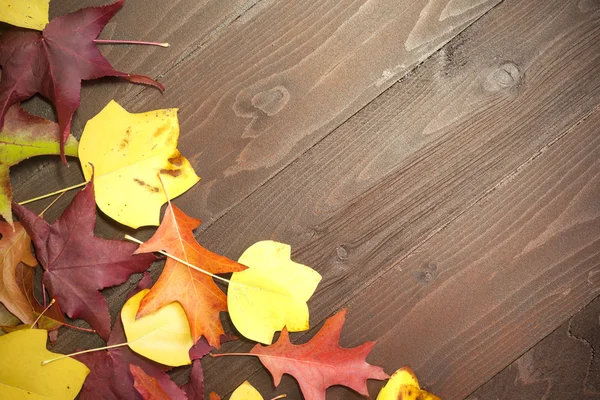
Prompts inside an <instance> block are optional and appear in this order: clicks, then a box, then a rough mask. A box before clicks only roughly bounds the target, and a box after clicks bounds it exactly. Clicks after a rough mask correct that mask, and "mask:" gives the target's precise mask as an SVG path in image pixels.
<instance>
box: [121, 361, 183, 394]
mask: <svg viewBox="0 0 600 400" xmlns="http://www.w3.org/2000/svg"><path fill="white" fill-rule="evenodd" d="M129 370H130V371H131V374H132V375H133V384H134V386H135V388H136V390H137V391H138V392H139V393H140V394H141V395H142V398H143V399H144V400H187V396H186V395H185V393H184V392H183V391H182V390H181V389H179V392H178V394H177V395H176V396H175V397H173V396H169V395H168V394H167V392H165V391H164V390H163V388H162V387H161V386H160V384H159V383H158V381H157V380H156V379H154V378H153V377H151V376H149V375H148V374H146V373H145V372H144V370H143V369H141V368H140V367H138V366H137V365H133V364H132V365H130V366H129Z"/></svg>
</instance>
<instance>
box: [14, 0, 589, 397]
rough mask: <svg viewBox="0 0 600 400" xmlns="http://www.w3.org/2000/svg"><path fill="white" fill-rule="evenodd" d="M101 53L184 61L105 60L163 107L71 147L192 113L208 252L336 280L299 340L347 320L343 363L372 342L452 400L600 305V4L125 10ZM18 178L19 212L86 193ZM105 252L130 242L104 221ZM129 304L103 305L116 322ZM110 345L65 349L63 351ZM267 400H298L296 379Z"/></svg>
mask: <svg viewBox="0 0 600 400" xmlns="http://www.w3.org/2000/svg"><path fill="white" fill-rule="evenodd" d="M103 3H104V2H103V1H100V0H93V1H92V0H86V1H85V4H82V2H81V1H74V0H61V1H58V0H55V1H53V3H52V13H53V14H54V15H58V14H63V13H65V12H68V11H72V10H75V9H77V8H79V7H81V6H83V5H92V4H96V5H97V4H103ZM103 37H107V38H108V37H110V38H123V39H144V40H150V39H151V40H160V41H163V40H164V41H169V42H171V43H172V47H171V48H169V49H167V50H163V49H155V48H140V47H134V46H131V47H127V46H105V51H104V53H105V55H106V56H107V58H109V59H110V60H111V62H113V64H114V65H115V67H117V68H121V69H123V70H127V71H131V72H136V73H145V74H149V75H151V76H153V77H157V78H158V79H159V80H161V82H163V83H164V84H165V86H166V87H167V91H166V92H165V94H164V95H161V94H160V93H158V92H157V91H155V90H152V89H148V88H144V87H141V86H136V85H131V84H128V83H125V82H122V81H119V80H100V81H98V82H93V83H92V82H90V83H87V84H84V90H83V91H82V107H81V108H80V110H79V111H78V112H77V115H76V119H75V122H74V133H75V134H76V135H79V134H80V132H81V129H82V128H83V125H84V123H85V121H86V120H87V119H88V118H90V117H91V116H93V115H94V114H95V113H97V112H98V111H99V110H100V109H101V108H102V107H103V106H104V105H105V104H106V102H107V101H108V100H110V99H111V98H114V99H116V100H117V101H119V102H120V103H121V104H123V105H124V106H125V107H126V108H127V109H129V110H130V111H145V110H149V109H155V108H166V107H179V108H180V114H179V115H180V121H181V128H182V135H181V139H180V149H181V151H182V153H183V154H184V155H186V156H187V157H189V158H190V160H191V161H192V163H193V165H194V167H195V168H196V170H197V171H198V173H199V175H201V176H202V178H203V179H202V181H201V182H200V184H198V185H197V186H195V187H194V188H193V189H191V190H190V191H189V192H188V193H186V194H185V195H183V196H182V197H180V198H179V199H177V200H176V203H177V204H178V205H179V206H180V207H181V208H182V209H183V210H185V211H186V212H187V213H188V214H190V215H192V216H195V217H199V218H202V219H203V220H204V223H203V225H202V226H201V228H200V229H199V231H198V234H197V237H198V239H199V240H200V242H201V243H203V244H204V245H205V246H206V247H208V248H209V249H211V250H214V251H217V252H220V253H222V254H224V255H227V256H229V257H232V258H236V257H238V256H239V255H240V254H241V253H242V251H243V250H244V249H245V248H246V247H248V246H249V245H250V244H252V243H253V242H255V241H258V240H262V239H274V240H278V241H282V242H286V243H290V244H291V245H292V249H293V251H294V253H293V257H294V259H295V260H297V261H299V262H302V263H305V264H307V265H310V266H312V267H313V268H315V269H316V270H317V271H319V272H320V273H321V274H322V275H323V281H322V283H321V285H320V286H319V288H318V290H317V292H316V294H315V295H314V297H313V299H312V300H311V301H310V303H309V306H310V310H311V325H312V327H313V329H311V331H309V332H308V333H300V334H296V335H293V336H292V337H293V339H294V340H296V341H300V342H302V341H305V340H308V338H310V337H311V336H312V335H313V334H314V332H315V330H316V329H318V328H319V327H320V325H321V324H322V322H323V321H324V320H325V319H326V318H327V317H329V316H331V315H332V314H333V313H335V312H336V311H338V310H339V309H341V308H343V307H349V308H350V309H349V314H348V318H347V323H346V326H345V328H344V331H343V336H342V344H343V345H345V346H355V345H358V344H360V343H362V342H364V341H366V340H377V341H378V344H377V346H376V347H375V349H374V351H373V353H372V355H371V356H370V357H369V361H370V362H372V363H374V364H378V365H382V366H384V367H385V369H386V371H387V372H389V373H391V372H393V371H394V370H395V369H397V368H399V367H401V366H403V365H410V366H411V367H412V368H413V369H414V370H415V371H416V373H417V375H418V376H419V378H420V380H421V381H422V383H423V384H424V385H425V386H426V387H427V388H430V389H431V390H432V391H434V392H436V393H437V394H439V395H441V396H442V397H443V398H444V399H459V398H464V397H465V396H467V395H468V394H470V393H471V392H473V391H474V390H475V389H477V388H478V387H479V386H481V385H482V384H483V383H484V382H486V381H488V380H489V379H490V378H491V377H492V376H494V375H495V374H496V373H498V372H499V371H501V370H502V369H503V368H504V367H506V366H507V365H509V364H510V363H511V362H512V361H513V360H515V359H517V358H518V357H519V356H520V355H521V354H523V353H524V352H525V351H526V350H527V349H529V348H530V347H531V346H533V345H534V344H535V343H537V342H538V341H540V340H541V339H542V338H543V337H545V336H546V335H548V334H549V333H550V332H552V331H553V330H554V329H555V328H557V327H558V326H560V325H561V324H562V323H563V322H564V321H565V320H567V319H568V318H569V317H570V316H571V315H573V314H574V313H575V312H576V311H577V310H579V309H581V307H583V306H584V305H585V304H587V303H588V302H590V301H591V300H592V299H593V298H594V297H595V296H597V295H598V294H600V135H599V133H600V109H599V108H598V107H599V105H600V3H598V2H597V1H594V0H569V1H564V0H531V1H526V2H523V1H518V0H504V1H485V0H480V1H460V0H445V1H442V0H439V1H434V0H430V1H414V2H409V1H391V0H371V1H367V0H363V1H350V0H345V1H326V0H318V1H315V0H312V1H278V2H275V1H271V0H262V1H237V2H236V1H233V0H227V1H200V2H194V1H190V0H180V1H174V2H164V1H163V2H159V1H154V0H151V1H149V0H128V1H127V2H126V5H125V7H124V8H123V9H122V10H121V11H120V12H119V14H118V15H117V16H116V17H115V18H114V20H113V21H112V22H111V23H110V24H109V25H108V26H107V28H106V30H105V32H104V33H103ZM103 49H104V48H103ZM27 106H28V107H29V108H30V109H31V110H34V111H36V112H38V113H40V114H42V115H47V116H51V115H52V111H51V108H49V107H48V106H47V105H46V104H45V103H44V102H43V101H41V100H39V99H34V100H32V101H30V102H29V103H28V104H27ZM11 178H12V182H13V185H14V189H15V198H16V199H17V200H23V199H26V198H30V197H33V196H36V195H39V194H43V193H46V192H49V191H52V190H55V189H58V188H60V187H64V186H68V185H72V184H75V183H78V182H80V181H81V180H82V174H81V172H80V170H79V167H78V166H77V163H76V162H72V163H71V167H70V168H66V167H64V166H62V165H60V164H59V163H58V161H57V159H55V158H50V157H48V158H42V159H38V160H32V161H31V162H28V163H24V164H23V165H20V166H18V167H16V168H13V170H12V174H11ZM70 196H72V194H71V195H70ZM70 196H65V199H62V200H61V201H60V202H59V203H57V205H56V206H55V207H54V208H53V209H52V210H51V211H50V212H49V213H48V214H47V216H48V218H49V219H52V218H54V217H56V215H58V214H59V213H60V212H61V210H62V208H63V207H64V205H65V204H66V203H67V202H68V201H69V198H70ZM44 205H45V204H44V202H40V203H39V204H35V205H33V206H32V208H33V209H36V210H37V209H41V208H43V206H44ZM97 232H98V234H99V235H101V236H104V237H115V236H119V235H122V234H123V232H128V233H132V232H131V230H127V229H124V228H123V227H120V226H118V225H116V224H113V223H111V222H110V221H109V220H108V219H107V218H106V217H103V216H101V217H100V221H99V226H98V229H97ZM151 232H152V229H150V228H145V229H142V230H140V231H139V232H135V234H136V235H137V236H139V237H147V236H148V235H149V233H151ZM160 268H161V265H160V263H157V264H156V265H155V266H153V268H152V269H153V274H154V276H155V277H156V276H157V275H158V273H159V272H160ZM134 281H135V280H132V282H130V284H129V285H123V286H121V287H116V288H111V289H107V290H105V291H104V294H105V295H106V296H107V298H108V299H109V302H110V304H111V311H112V312H113V315H114V313H116V312H118V310H119V308H120V307H121V305H122V304H123V301H124V294H125V293H126V292H127V291H128V290H129V288H130V287H131V285H132V284H133V282H134ZM223 319H224V323H225V324H226V326H231V324H230V323H228V322H227V318H226V316H225V315H224V316H223ZM101 344H102V342H101V340H100V339H99V338H98V337H96V336H94V335H91V334H90V335H85V334H83V335H82V334H80V333H74V332H72V331H65V332H61V336H60V339H59V342H58V344H57V345H56V346H55V348H54V350H55V351H60V352H66V351H71V350H73V349H74V348H86V347H93V346H99V345H101ZM251 345H252V344H251V343H249V342H247V341H244V340H241V341H239V342H237V343H232V344H228V345H227V346H225V347H224V350H227V351H230V350H232V351H234V350H235V351H240V350H245V349H248V348H250V346H251ZM203 365H204V366H205V374H206V383H207V389H208V390H209V391H210V390H215V391H217V392H219V393H220V394H222V395H225V394H226V393H229V392H230V391H231V390H233V389H234V388H235V387H236V386H237V385H238V384H239V383H241V382H242V381H243V380H245V379H250V380H251V382H252V384H254V385H255V386H256V387H257V388H259V389H260V390H261V392H263V393H264V394H265V398H269V395H270V394H272V393H275V391H274V390H273V387H272V383H271V380H270V377H269V375H268V374H267V373H266V371H265V370H264V369H263V368H262V367H261V366H260V364H259V363H258V362H257V361H256V360H253V359H247V358H244V359H234V358H227V359H218V360H217V359H207V360H205V361H203ZM187 372H188V371H187V370H186V369H181V370H177V371H174V372H173V376H174V378H175V379H176V380H178V381H179V382H180V383H181V382H183V381H184V380H185V379H186V374H187ZM380 385H381V384H380V383H375V382H372V384H371V386H370V387H371V393H372V395H373V397H374V396H375V394H376V393H377V390H378V388H379V387H380ZM482 390H483V389H482ZM276 392H277V393H281V392H286V393H288V394H289V396H290V397H291V398H299V394H298V393H299V392H298V389H297V386H296V385H295V383H294V381H293V379H291V378H289V377H286V378H284V381H283V383H282V385H281V387H280V389H279V390H277V391H276ZM328 395H329V397H328V398H357V395H356V394H353V393H351V392H350V391H348V390H346V389H344V388H332V389H330V390H329V391H328ZM532 398H534V397H532Z"/></svg>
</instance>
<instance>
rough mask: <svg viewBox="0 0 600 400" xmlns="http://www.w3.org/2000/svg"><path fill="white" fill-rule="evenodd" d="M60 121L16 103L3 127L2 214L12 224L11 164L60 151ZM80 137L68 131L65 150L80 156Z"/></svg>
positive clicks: (0, 139) (0, 133)
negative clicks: (39, 115) (78, 148)
mask: <svg viewBox="0 0 600 400" xmlns="http://www.w3.org/2000/svg"><path fill="white" fill-rule="evenodd" d="M58 140H59V129H58V124H57V123H55V122H52V121H49V120H47V119H44V118H40V117H36V116H33V115H31V114H29V113H27V112H26V111H24V110H22V109H21V108H20V107H19V106H18V105H14V106H12V107H11V108H9V109H8V111H7V112H6V119H5V122H4V127H3V128H2V130H1V131H0V215H1V216H2V217H4V219H5V220H6V222H8V223H9V224H11V226H12V222H13V220H12V214H11V209H10V203H11V201H12V188H11V186H10V178H9V168H10V167H11V166H13V165H15V164H18V163H20V162H21V161H23V160H26V159H28V158H30V157H35V156H41V155H53V154H60V146H59V142H58ZM77 147H78V143H77V140H76V139H75V138H74V137H73V136H71V135H69V138H68V139H67V142H66V144H65V154H66V155H68V156H74V157H77Z"/></svg>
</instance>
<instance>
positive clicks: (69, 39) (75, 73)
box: [0, 0, 164, 162]
mask: <svg viewBox="0 0 600 400" xmlns="http://www.w3.org/2000/svg"><path fill="white" fill-rule="evenodd" d="M124 2H125V0H118V1H117V2H115V3H113V4H109V5H106V6H102V7H88V8H83V9H81V10H79V11H76V12H74V13H71V14H68V15H64V16H61V17H57V18H54V19H53V20H52V21H50V23H49V24H48V25H46V28H44V30H43V32H42V33H41V34H40V33H39V32H36V31H31V30H27V29H13V30H10V31H8V32H6V33H4V34H3V35H2V36H0V65H1V66H2V80H1V81H0V129H2V126H3V125H4V114H5V112H6V111H7V109H8V107H10V106H11V105H13V104H15V103H17V102H19V101H21V100H25V99H28V98H29V97H31V96H33V95H34V94H36V93H40V94H41V95H42V96H44V97H46V98H47V99H49V100H50V101H52V103H54V106H55V107H56V112H57V114H58V124H59V126H60V132H61V135H60V144H61V157H62V158H63V161H64V162H66V159H65V156H64V143H65V140H66V139H67V137H68V135H69V132H70V130H71V119H72V118H73V113H74V112H75V110H76V109H77V108H78V107H79V96H80V90H81V81H82V80H90V79H97V78H101V77H103V76H118V77H122V78H125V79H127V80H129V81H131V82H135V83H143V84H146V85H153V86H156V87H157V88H159V89H160V90H161V91H162V90H164V87H163V85H161V84H160V83H158V82H156V81H155V80H153V79H151V78H149V77H147V76H143V75H132V74H127V73H125V72H120V71H117V70H115V69H114V68H113V67H112V66H111V65H110V63H109V62H108V61H107V60H106V59H105V58H104V57H103V56H102V54H101V53H100V50H98V48H97V46H96V44H95V43H94V39H96V38H97V37H98V35H99V34H100V32H101V31H102V29H103V28H104V25H106V23H107V22H108V21H109V20H110V19H111V18H112V16H113V15H114V14H115V13H116V12H117V11H118V10H119V9H120V8H121V7H122V6H123V4H124Z"/></svg>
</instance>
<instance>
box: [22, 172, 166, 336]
mask: <svg viewBox="0 0 600 400" xmlns="http://www.w3.org/2000/svg"><path fill="white" fill-rule="evenodd" d="M12 207H13V212H14V213H15V214H16V215H17V216H18V217H19V219H20V220H21V223H22V224H23V226H24V227H25V230H26V231H27V233H28V234H29V236H30V237H31V240H32V241H33V245H34V248H35V254H36V257H37V259H38V261H39V262H40V264H41V265H42V267H43V268H44V276H43V280H44V284H45V285H46V287H47V288H48V291H49V292H50V295H51V296H52V297H54V296H56V297H57V298H58V300H59V303H60V306H61V308H62V310H63V311H64V312H65V313H66V314H67V315H68V316H69V317H71V318H82V319H84V320H85V321H87V322H88V323H89V324H90V326H91V327H92V328H94V329H95V330H96V331H97V332H98V334H100V336H102V338H103V339H105V340H107V339H108V336H109V334H110V315H109V313H108V303H107V302H106V299H105V298H104V296H102V294H100V292H99V290H100V289H104V288H106V287H109V286H114V285H119V284H121V283H123V282H125V281H126V280H127V279H128V278H129V277H130V276H131V275H132V274H134V273H138V272H142V271H145V270H146V269H147V268H148V267H149V266H150V264H151V263H152V262H153V261H154V260H155V257H154V256H153V255H152V254H140V255H132V254H133V252H134V251H135V249H136V245H135V244H133V243H129V242H125V241H122V240H107V239H101V238H99V237H95V236H94V227H95V226H96V203H95V201H94V184H93V180H91V181H90V182H89V183H88V184H87V186H86V187H85V189H84V190H82V191H81V192H79V193H77V195H75V198H74V199H73V201H72V202H71V204H69V206H68V207H67V208H66V209H65V211H64V212H63V214H62V215H61V216H60V217H59V218H58V219H57V220H56V221H55V222H54V223H53V224H52V225H50V224H49V223H47V222H46V221H44V220H43V219H42V218H40V217H38V216H37V215H36V214H35V213H33V212H31V211H29V210H27V209H26V208H25V207H23V206H20V205H18V204H17V203H14V202H13V206H12Z"/></svg>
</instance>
